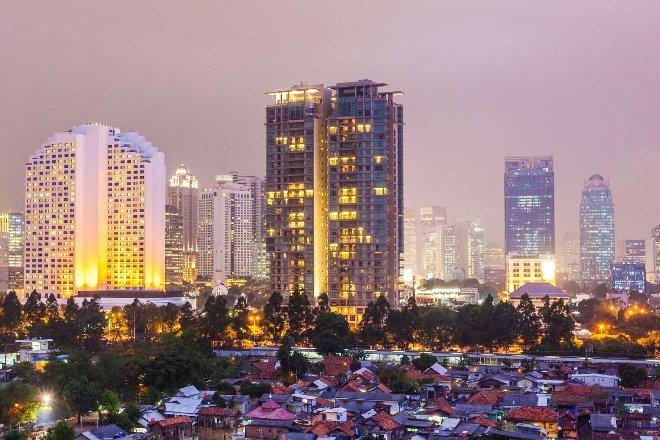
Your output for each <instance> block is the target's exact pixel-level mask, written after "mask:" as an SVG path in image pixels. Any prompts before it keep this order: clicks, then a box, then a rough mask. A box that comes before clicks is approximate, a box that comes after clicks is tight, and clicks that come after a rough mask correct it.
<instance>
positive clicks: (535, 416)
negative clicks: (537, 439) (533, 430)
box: [504, 407, 558, 438]
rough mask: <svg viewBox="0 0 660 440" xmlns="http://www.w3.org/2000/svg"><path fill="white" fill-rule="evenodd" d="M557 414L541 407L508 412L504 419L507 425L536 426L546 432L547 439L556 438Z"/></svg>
mask: <svg viewBox="0 0 660 440" xmlns="http://www.w3.org/2000/svg"><path fill="white" fill-rule="evenodd" d="M557 418H558V414H557V413H556V412H555V411H553V410H551V409H549V408H541V407H522V408H516V409H513V410H511V411H509V412H508V413H507V414H506V415H505V416H504V419H505V420H506V421H507V422H509V424H514V425H515V424H521V423H522V424H528V425H534V426H538V427H540V428H542V429H544V430H545V431H547V433H548V436H549V437H553V438H554V437H557Z"/></svg>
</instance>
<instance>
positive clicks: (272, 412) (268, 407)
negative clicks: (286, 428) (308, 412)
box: [245, 399, 296, 420]
mask: <svg viewBox="0 0 660 440" xmlns="http://www.w3.org/2000/svg"><path fill="white" fill-rule="evenodd" d="M245 418H248V419H262V420H293V419H295V418H296V415H295V414H293V413H290V412H289V411H287V410H285V409H283V408H281V407H280V406H279V405H278V404H277V403H275V401H274V400H272V399H270V400H268V402H266V403H264V404H263V405H261V406H258V407H256V408H255V409H253V410H252V411H250V412H248V413H247V414H245Z"/></svg>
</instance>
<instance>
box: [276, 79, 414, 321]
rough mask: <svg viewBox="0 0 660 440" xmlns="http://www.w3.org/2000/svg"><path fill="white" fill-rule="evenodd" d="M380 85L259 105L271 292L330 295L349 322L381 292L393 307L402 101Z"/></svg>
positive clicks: (306, 93) (284, 96) (312, 91)
mask: <svg viewBox="0 0 660 440" xmlns="http://www.w3.org/2000/svg"><path fill="white" fill-rule="evenodd" d="M385 85H386V84H380V83H375V82H373V81H370V80H360V81H356V82H349V83H339V84H337V85H335V86H333V87H331V88H330V89H325V88H324V87H323V86H322V85H317V86H306V85H304V86H296V87H292V88H291V89H288V90H283V91H277V92H272V93H270V95H272V96H274V97H275V103H274V105H270V106H268V108H267V110H266V115H267V121H266V150H267V167H266V174H267V177H266V191H267V195H268V197H267V209H266V212H267V214H266V224H267V232H268V237H267V247H268V252H269V253H270V256H271V272H272V276H271V280H272V289H273V290H277V291H280V292H282V293H283V294H284V295H285V296H286V295H287V294H288V293H289V292H292V291H293V290H295V289H304V290H305V291H306V292H307V293H308V294H309V295H313V296H314V297H317V296H318V294H320V293H322V292H327V293H328V296H329V299H330V307H331V309H332V310H333V311H335V312H339V313H341V314H343V315H345V316H346V317H347V319H348V322H349V323H350V324H353V325H355V324H357V322H359V320H360V319H361V316H362V314H363V313H364V309H365V307H366V306H367V304H368V303H369V302H371V301H373V300H374V299H375V298H377V297H378V296H380V295H383V296H385V297H386V298H387V299H388V301H389V302H390V304H392V305H393V306H397V305H398V282H399V258H400V256H401V254H402V253H403V185H402V182H403V161H402V153H403V107H402V106H401V105H399V104H397V103H395V102H394V96H395V95H396V94H397V93H398V92H383V91H381V90H380V88H381V87H383V86H385Z"/></svg>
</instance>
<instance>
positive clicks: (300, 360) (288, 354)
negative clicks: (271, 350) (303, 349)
mask: <svg viewBox="0 0 660 440" xmlns="http://www.w3.org/2000/svg"><path fill="white" fill-rule="evenodd" d="M277 359H278V360H279V361H280V368H281V369H282V373H284V375H285V378H286V379H288V381H289V382H291V383H293V382H295V380H291V379H296V380H297V379H298V378H300V377H302V376H304V375H305V374H306V373H307V371H308V370H309V361H308V360H307V358H306V357H305V356H304V355H302V354H301V353H300V352H297V351H296V352H292V350H291V339H290V338H286V339H285V340H284V341H283V342H282V345H281V346H280V348H279V349H278V350H277ZM241 394H243V392H242V391H241Z"/></svg>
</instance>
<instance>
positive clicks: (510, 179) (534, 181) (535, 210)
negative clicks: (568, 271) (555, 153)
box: [504, 156, 555, 257]
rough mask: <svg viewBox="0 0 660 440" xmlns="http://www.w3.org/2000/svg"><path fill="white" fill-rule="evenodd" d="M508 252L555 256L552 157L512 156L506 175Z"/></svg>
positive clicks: (505, 197)
mask: <svg viewBox="0 0 660 440" xmlns="http://www.w3.org/2000/svg"><path fill="white" fill-rule="evenodd" d="M504 220H505V253H506V254H507V255H508V254H512V255H516V256H519V257H538V256H539V255H554V254H555V174H554V168H553V160H552V156H544V157H509V158H507V159H506V161H505V173H504Z"/></svg>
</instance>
